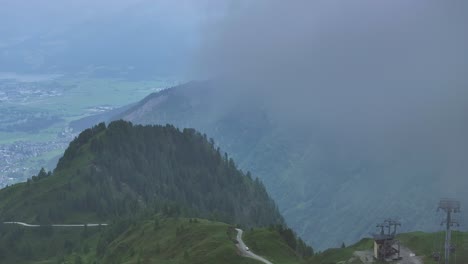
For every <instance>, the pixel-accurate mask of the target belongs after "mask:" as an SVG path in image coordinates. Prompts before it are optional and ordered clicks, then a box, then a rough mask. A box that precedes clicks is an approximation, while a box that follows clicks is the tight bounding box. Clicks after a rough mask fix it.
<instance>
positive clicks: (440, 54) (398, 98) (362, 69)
mask: <svg viewBox="0 0 468 264" xmlns="http://www.w3.org/2000/svg"><path fill="white" fill-rule="evenodd" d="M467 12H468V4H467V3H466V1H404V0H397V1H371V0H362V1H337V0H332V1H280V0H273V1H266V0H259V1H240V2H239V1H236V2H235V3H232V5H231V6H230V9H229V12H228V16H227V17H226V18H225V19H224V20H223V21H222V22H221V23H218V24H217V25H214V26H212V27H210V28H208V29H207V32H206V39H205V40H206V42H205V46H204V47H205V49H204V51H203V54H202V56H201V57H202V58H203V60H202V62H201V65H202V66H203V67H202V68H203V69H204V70H206V72H208V73H209V74H212V76H216V77H218V78H221V79H223V80H224V81H225V84H224V85H226V86H229V87H230V89H231V90H230V91H227V92H229V93H232V90H234V91H236V93H237V92H241V93H242V94H243V95H245V96H252V97H260V98H261V99H260V100H259V102H263V103H265V104H266V105H267V107H269V108H270V110H272V111H271V112H274V113H276V116H279V117H282V118H284V120H288V121H291V120H295V121H298V122H299V123H302V124H307V125H312V127H313V128H314V127H315V128H316V127H325V128H327V129H329V130H330V132H333V133H338V135H340V136H342V138H341V139H339V138H338V139H337V140H338V141H340V140H344V141H347V143H349V142H351V141H357V142H359V144H361V147H363V148H366V147H369V148H372V149H374V150H373V151H377V152H378V151H381V150H382V151H383V149H386V150H388V149H392V151H393V152H392V153H390V155H393V154H395V153H397V152H399V151H400V152H401V151H404V150H406V151H413V152H414V151H415V150H414V149H418V150H417V151H421V149H425V150H427V151H433V152H434V153H433V154H434V155H436V157H437V160H439V161H440V163H441V164H443V165H442V167H444V169H443V171H445V173H446V174H444V175H441V176H443V177H444V178H446V179H449V182H451V181H450V179H457V180H458V179H459V178H460V177H462V178H463V180H464V182H467V181H468V180H467V178H468V176H466V175H465V174H466V172H467V170H466V169H467V165H466V164H468V160H467V159H468V158H467V157H468V148H467V147H468V139H467V138H466V135H467V134H468V49H467V47H468V30H466V25H468V17H467V16H466V13H467ZM395 144H396V145H398V147H395ZM395 148H396V149H395ZM402 148H403V150H402ZM417 151H416V152H417ZM416 155H417V154H416ZM452 182H453V181H452ZM449 185H453V186H452V187H455V188H456V189H458V191H459V192H460V193H461V191H462V190H461V189H460V188H457V187H456V186H457V184H456V183H455V184H450V183H449Z"/></svg>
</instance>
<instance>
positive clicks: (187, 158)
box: [0, 121, 300, 264]
mask: <svg viewBox="0 0 468 264" xmlns="http://www.w3.org/2000/svg"><path fill="white" fill-rule="evenodd" d="M201 218H204V219H210V220H204V219H201ZM0 220H1V222H11V221H14V222H25V223H28V224H36V225H41V226H40V227H25V226H18V225H11V224H3V225H1V228H0V249H1V250H0V257H2V263H3V259H5V260H6V261H7V262H6V263H62V262H63V261H72V262H71V263H94V262H95V261H99V263H101V261H102V263H154V262H155V261H156V262H157V263H219V261H222V262H223V263H246V264H247V263H254V262H253V261H251V260H248V259H245V258H243V257H240V256H239V255H238V253H237V251H236V247H235V244H234V242H233V236H232V234H231V233H232V230H234V228H233V226H232V225H240V226H242V227H245V228H250V227H262V226H270V225H283V224H284V222H283V219H282V217H281V215H280V214H279V212H278V209H277V207H276V205H275V203H274V202H273V200H272V199H271V198H270V197H269V196H268V194H267V192H266V191H265V188H264V187H263V184H262V183H261V182H260V181H259V180H258V179H252V176H251V175H250V173H244V172H242V171H240V170H238V169H237V167H236V165H235V163H234V161H233V160H232V159H231V158H229V157H228V156H227V154H224V155H222V154H221V152H220V150H219V149H215V148H214V143H213V141H211V140H208V139H207V138H206V137H205V136H204V135H202V134H200V133H198V132H196V131H195V130H192V129H185V130H183V131H179V130H178V129H176V128H175V127H173V126H170V125H167V126H133V125H132V124H131V123H128V122H125V121H115V122H112V123H110V124H109V125H108V126H107V127H106V126H105V125H104V124H103V123H101V124H99V125H97V126H95V127H93V128H91V129H87V130H85V131H83V132H82V133H81V134H80V135H79V136H78V137H77V138H76V139H75V140H74V141H73V142H71V143H70V146H69V147H68V149H67V150H66V151H65V153H64V155H63V157H62V158H61V159H60V161H59V163H58V165H57V168H56V169H55V170H54V172H53V173H52V172H48V173H47V172H46V171H44V170H41V171H40V172H39V174H38V175H36V176H33V177H32V178H31V179H29V180H28V181H27V182H25V183H19V184H16V185H13V186H9V187H7V188H4V189H2V190H0ZM58 223H59V224H77V223H81V224H88V223H105V224H108V226H98V227H94V226H91V225H89V226H84V227H83V226H82V227H56V226H51V224H58ZM289 250H292V251H293V252H295V250H296V249H295V248H293V249H289ZM297 254H299V253H297ZM299 255H300V254H299ZM299 255H298V256H299ZM174 261H176V262H174Z"/></svg>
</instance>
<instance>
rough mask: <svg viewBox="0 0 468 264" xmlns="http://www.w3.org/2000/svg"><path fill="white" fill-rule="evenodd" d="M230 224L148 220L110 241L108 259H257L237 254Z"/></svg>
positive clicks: (246, 261) (243, 261) (241, 261)
mask: <svg viewBox="0 0 468 264" xmlns="http://www.w3.org/2000/svg"><path fill="white" fill-rule="evenodd" d="M228 228H229V225H227V224H224V223H218V222H210V221H207V220H200V219H199V220H198V223H190V221H189V220H188V219H183V218H181V219H169V220H164V221H161V222H160V224H159V227H157V228H155V225H154V222H153V221H145V222H142V224H141V225H138V226H135V227H133V228H130V229H129V230H127V232H125V233H124V234H122V235H121V236H119V237H118V238H117V239H116V240H115V241H113V242H112V243H111V244H110V245H109V248H108V250H107V255H106V256H105V258H104V263H116V262H115V261H116V260H119V261H118V262H119V263H128V264H130V263H138V260H140V262H141V263H161V264H165V263H168V264H169V263H194V264H195V263H200V264H202V263H204V264H210V263H213V264H217V263H226V264H230V263H232V264H235V263H236V264H237V263H239V264H255V263H257V262H256V261H254V260H250V259H247V258H243V257H241V256H239V255H237V249H236V247H235V244H234V242H233V241H232V240H231V239H230V238H229V235H228V233H227V231H228ZM177 229H179V230H181V231H179V232H178V231H177Z"/></svg>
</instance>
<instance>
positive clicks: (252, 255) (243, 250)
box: [236, 228, 273, 264]
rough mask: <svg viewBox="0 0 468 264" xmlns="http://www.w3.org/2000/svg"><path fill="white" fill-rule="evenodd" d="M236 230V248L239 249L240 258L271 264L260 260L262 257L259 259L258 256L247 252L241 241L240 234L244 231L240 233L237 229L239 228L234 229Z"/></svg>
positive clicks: (263, 259) (240, 230)
mask: <svg viewBox="0 0 468 264" xmlns="http://www.w3.org/2000/svg"><path fill="white" fill-rule="evenodd" d="M236 230H237V242H239V243H238V244H237V248H238V249H239V251H240V253H241V255H242V256H244V257H247V258H252V259H256V260H258V261H261V262H263V263H265V264H273V263H271V262H270V261H268V260H266V259H265V258H262V257H260V256H258V255H256V254H254V253H253V252H252V251H250V250H247V246H246V245H245V243H244V241H243V240H242V233H243V232H244V231H242V229H239V228H236Z"/></svg>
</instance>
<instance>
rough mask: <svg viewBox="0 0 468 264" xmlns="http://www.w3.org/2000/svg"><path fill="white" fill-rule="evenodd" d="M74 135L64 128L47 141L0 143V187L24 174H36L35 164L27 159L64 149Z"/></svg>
mask: <svg viewBox="0 0 468 264" xmlns="http://www.w3.org/2000/svg"><path fill="white" fill-rule="evenodd" d="M74 137H75V134H74V133H72V132H71V131H70V130H64V131H63V132H61V133H60V135H59V136H58V137H57V139H56V140H52V141H48V142H26V141H16V142H14V143H11V144H0V188H3V187H5V186H7V185H9V184H13V183H17V182H20V181H22V180H25V178H24V177H25V176H26V177H30V176H32V175H34V174H37V173H38V171H37V165H36V164H34V163H32V162H28V161H30V160H31V159H34V158H37V157H41V156H42V155H44V154H47V153H49V152H52V151H57V150H65V148H66V147H67V146H68V144H69V142H70V141H71V140H73V138H74ZM28 164H31V165H32V166H28ZM44 166H45V164H44Z"/></svg>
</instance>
